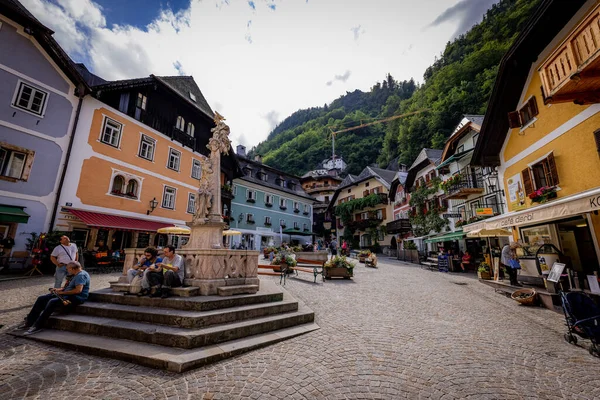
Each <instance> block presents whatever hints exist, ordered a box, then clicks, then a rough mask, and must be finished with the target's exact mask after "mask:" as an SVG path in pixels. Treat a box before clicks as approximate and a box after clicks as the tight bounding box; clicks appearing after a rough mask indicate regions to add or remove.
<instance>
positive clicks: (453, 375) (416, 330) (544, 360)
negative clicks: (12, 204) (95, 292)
mask: <svg viewBox="0 0 600 400" xmlns="http://www.w3.org/2000/svg"><path fill="white" fill-rule="evenodd" d="M115 276H116V275H112V276H110V275H95V276H92V281H93V289H98V288H100V287H103V286H107V283H108V281H109V280H113V279H114V277H115ZM263 278H264V279H272V280H274V281H278V280H279V278H276V277H263ZM302 278H304V279H302ZM51 282H52V278H50V277H44V278H35V279H30V280H25V281H9V282H2V283H0V293H2V295H3V296H2V298H3V301H2V302H1V303H0V321H1V322H0V324H5V325H12V324H16V323H18V322H19V321H20V320H21V318H22V317H23V314H24V312H26V309H22V306H23V305H24V304H31V303H32V302H33V300H34V299H35V297H36V296H37V295H38V294H40V293H43V292H44V291H45V290H46V288H47V287H48V286H49V285H50V284H51ZM286 289H287V290H289V291H290V292H291V293H292V295H294V296H295V297H296V298H298V299H299V300H302V301H304V302H305V303H306V304H307V305H308V306H309V307H311V308H312V309H313V310H314V311H315V314H316V322H317V323H318V324H319V325H320V326H321V329H320V330H317V331H315V332H313V333H310V334H308V335H304V336H300V337H297V338H294V339H291V340H288V341H286V342H282V343H279V344H276V345H273V346H270V347H267V348H264V349H259V350H257V351H254V352H251V353H247V354H245V355H242V356H239V357H236V358H233V359H229V360H225V361H223V362H220V363H217V364H213V365H211V366H208V367H205V368H200V369H197V370H194V371H191V372H188V373H184V374H180V375H177V374H172V373H167V372H164V371H157V370H153V369H149V368H145V367H141V366H137V365H133V364H128V363H126V362H122V361H115V360H110V359H104V358H100V357H92V356H88V355H85V354H81V353H77V352H74V351H69V350H63V349H58V348H54V347H51V346H47V345H43V344H39V343H35V342H32V341H28V340H25V339H17V338H13V337H10V336H8V335H5V334H3V333H4V332H5V331H6V329H7V327H6V326H5V327H4V328H3V329H1V330H0V398H1V399H15V398H24V397H27V398H41V399H47V398H59V397H68V398H70V399H71V398H73V399H75V398H82V399H83V398H87V399H154V398H156V399H165V398H166V399H247V398H250V399H400V398H409V399H418V398H434V399H454V398H461V399H462V398H473V399H486V398H489V399H502V398H504V399H519V398H528V399H530V398H532V399H535V398H539V399H555V398H556V399H563V398H564V399H592V398H600V375H599V374H598V371H599V370H600V359H597V358H594V357H592V356H590V355H589V353H588V352H587V350H586V349H583V348H578V347H575V346H572V345H569V344H567V343H566V342H565V341H564V339H563V333H564V318H563V317H562V315H560V314H557V313H554V312H552V311H549V310H546V309H543V308H526V307H523V306H520V305H519V304H517V303H516V302H514V301H513V300H511V299H509V298H506V297H504V296H502V295H500V294H496V293H494V291H493V290H492V289H491V288H489V287H487V286H485V285H483V284H481V283H479V282H478V281H477V280H475V279H473V278H472V277H468V276H465V275H452V274H442V273H438V272H429V271H424V270H421V269H419V268H418V267H415V266H413V265H410V264H404V263H400V262H396V261H393V260H386V259H384V258H383V257H382V258H380V260H379V268H378V269H370V268H365V267H364V266H363V265H362V264H360V265H359V266H357V267H356V268H355V278H354V279H353V280H351V281H348V280H338V281H326V282H325V283H324V284H322V283H319V284H317V285H315V284H313V283H312V275H310V274H306V273H305V274H302V273H301V278H300V279H295V278H293V279H288V281H287V285H286Z"/></svg>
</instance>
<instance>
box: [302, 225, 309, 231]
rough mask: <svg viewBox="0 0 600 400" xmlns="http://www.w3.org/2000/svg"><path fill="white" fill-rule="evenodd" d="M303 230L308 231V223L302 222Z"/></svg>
mask: <svg viewBox="0 0 600 400" xmlns="http://www.w3.org/2000/svg"><path fill="white" fill-rule="evenodd" d="M302 230H303V231H304V232H306V231H308V224H302Z"/></svg>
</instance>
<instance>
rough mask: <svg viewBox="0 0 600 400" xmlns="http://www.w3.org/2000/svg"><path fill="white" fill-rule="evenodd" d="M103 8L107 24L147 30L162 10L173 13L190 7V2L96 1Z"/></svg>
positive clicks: (182, 0) (165, 0)
mask: <svg viewBox="0 0 600 400" xmlns="http://www.w3.org/2000/svg"><path fill="white" fill-rule="evenodd" d="M94 1H95V2H96V3H98V4H100V6H102V12H103V14H104V17H105V18H106V23H107V25H108V26H109V27H110V26H112V25H113V24H118V25H133V26H135V27H138V28H145V27H146V25H148V24H149V23H151V22H152V21H154V20H155V19H156V17H158V15H159V14H160V11H161V10H164V9H171V10H172V11H173V13H177V12H178V11H181V10H184V9H186V8H188V7H189V6H190V0H168V1H167V0H126V1H123V0H94Z"/></svg>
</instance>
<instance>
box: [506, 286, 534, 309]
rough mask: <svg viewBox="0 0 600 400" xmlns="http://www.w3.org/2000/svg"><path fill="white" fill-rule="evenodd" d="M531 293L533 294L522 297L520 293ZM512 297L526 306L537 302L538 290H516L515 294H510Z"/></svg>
mask: <svg viewBox="0 0 600 400" xmlns="http://www.w3.org/2000/svg"><path fill="white" fill-rule="evenodd" d="M528 293H531V296H529V297H525V298H520V297H518V296H519V295H522V294H528ZM510 298H511V299H513V300H516V301H518V302H519V303H521V304H523V305H525V306H532V305H534V304H535V302H536V300H537V292H536V291H535V290H534V289H519V290H515V291H514V292H513V294H511V295H510Z"/></svg>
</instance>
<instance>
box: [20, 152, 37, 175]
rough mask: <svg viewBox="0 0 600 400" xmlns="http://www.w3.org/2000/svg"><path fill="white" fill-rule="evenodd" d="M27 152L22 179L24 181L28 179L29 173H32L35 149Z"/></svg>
mask: <svg viewBox="0 0 600 400" xmlns="http://www.w3.org/2000/svg"><path fill="white" fill-rule="evenodd" d="M26 154H27V155H26V156H25V165H24V166H23V173H22V174H21V179H22V180H24V181H26V180H28V179H29V175H30V174H31V167H32V166H33V157H34V156H35V151H33V150H28V151H27V153H26Z"/></svg>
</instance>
